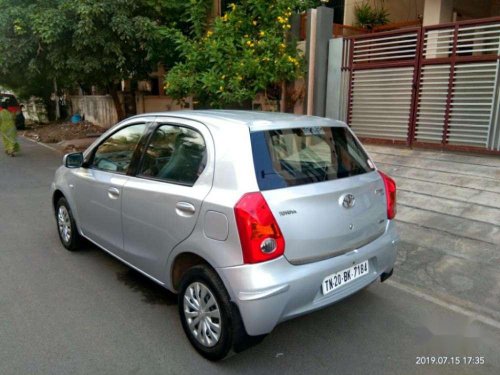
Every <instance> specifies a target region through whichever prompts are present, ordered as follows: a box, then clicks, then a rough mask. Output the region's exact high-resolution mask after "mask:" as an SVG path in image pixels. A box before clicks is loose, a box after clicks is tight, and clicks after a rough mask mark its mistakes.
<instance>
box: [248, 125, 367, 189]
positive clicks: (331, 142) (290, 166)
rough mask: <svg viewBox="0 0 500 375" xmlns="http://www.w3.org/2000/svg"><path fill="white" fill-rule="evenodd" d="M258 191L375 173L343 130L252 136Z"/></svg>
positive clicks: (272, 132)
mask: <svg viewBox="0 0 500 375" xmlns="http://www.w3.org/2000/svg"><path fill="white" fill-rule="evenodd" d="M251 139H252V150H253V158H254V165H255V173H256V176H257V181H258V183H259V188H260V189H261V190H271V189H279V188H283V187H288V186H296V185H304V184H311V183H316V182H322V181H330V180H336V179H339V178H345V177H350V176H356V175H359V174H363V173H367V172H370V171H372V170H374V167H373V164H372V163H371V161H369V159H368V156H367V155H366V153H365V152H364V151H363V149H362V148H361V147H360V145H359V143H358V142H357V141H356V139H355V138H354V137H353V136H352V134H351V132H350V131H349V130H348V129H347V128H344V127H309V128H307V127H305V128H294V129H278V130H265V131H258V132H254V133H251Z"/></svg>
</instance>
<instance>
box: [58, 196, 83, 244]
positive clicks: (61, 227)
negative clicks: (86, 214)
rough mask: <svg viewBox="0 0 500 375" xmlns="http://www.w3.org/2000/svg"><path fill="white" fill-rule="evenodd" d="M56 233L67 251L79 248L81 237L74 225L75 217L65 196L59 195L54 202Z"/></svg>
mask: <svg viewBox="0 0 500 375" xmlns="http://www.w3.org/2000/svg"><path fill="white" fill-rule="evenodd" d="M56 223H57V233H58V234H59V239H60V240H61V243H62V244H63V246H64V247H65V248H66V249H67V250H69V251H76V250H78V249H80V247H81V243H82V238H81V236H80V233H78V229H77V227H76V223H75V218H74V217H73V213H72V212H71V208H70V207H69V204H68V201H67V200H66V198H64V197H61V198H59V200H58V201H57V203H56Z"/></svg>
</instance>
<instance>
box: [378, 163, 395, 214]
mask: <svg viewBox="0 0 500 375" xmlns="http://www.w3.org/2000/svg"><path fill="white" fill-rule="evenodd" d="M378 173H380V176H382V180H383V181H384V186H385V196H386V200H387V218H388V219H389V220H391V219H394V217H395V216H396V181H394V180H393V179H392V178H390V177H389V176H387V175H386V174H385V173H383V172H380V171H378Z"/></svg>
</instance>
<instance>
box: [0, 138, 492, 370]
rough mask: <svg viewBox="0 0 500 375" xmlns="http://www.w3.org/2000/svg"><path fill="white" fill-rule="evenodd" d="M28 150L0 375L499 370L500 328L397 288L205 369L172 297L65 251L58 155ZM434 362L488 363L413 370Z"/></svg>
mask: <svg viewBox="0 0 500 375" xmlns="http://www.w3.org/2000/svg"><path fill="white" fill-rule="evenodd" d="M22 148H23V153H22V155H21V156H20V157H18V158H15V159H11V158H7V157H6V156H5V155H4V154H3V152H0V374H2V375H11V374H12V375H13V374H50V375H52V374H71V375H76V374H120V375H121V374H146V375H151V374H193V373H199V374H235V373H236V374H269V373H281V374H338V373H349V374H368V373H369V374H422V373H434V374H435V373H438V374H468V373H471V372H474V373H478V374H494V373H500V358H499V356H498V348H499V347H500V325H498V323H495V322H488V321H484V320H482V319H479V320H478V319H475V318H474V317H472V316H471V315H470V314H468V313H467V312H465V311H462V310H460V309H459V308H457V307H453V306H448V305H446V304H443V303H442V302H440V300H436V299H433V298H432V297H431V296H429V295H427V294H423V293H414V292H413V291H412V290H410V289H408V290H407V289H405V286H403V287H400V286H398V285H399V284H394V283H393V284H392V285H391V284H387V283H384V284H375V285H372V286H371V287H369V288H368V289H366V290H364V291H362V292H360V293H358V294H357V295H355V296H352V297H350V298H348V299H346V300H344V301H342V302H340V303H338V304H336V305H334V306H331V307H329V308H326V309H323V310H321V311H318V312H316V313H314V314H310V315H308V316H305V317H302V318H298V319H295V320H292V321H289V322H286V323H284V324H282V325H280V326H278V327H277V328H276V329H275V331H274V332H273V333H272V334H271V335H269V336H268V337H267V338H266V339H265V340H264V342H263V343H262V344H260V345H259V346H256V347H254V348H251V349H250V350H248V351H245V352H244V353H241V354H240V355H237V356H233V357H231V358H229V359H227V360H225V361H223V362H220V363H215V364H214V363H210V362H207V361H205V360H204V359H202V358H201V357H200V356H198V355H197V354H196V353H195V352H194V351H193V349H191V347H190V345H189V343H188V341H187V339H186V338H185V337H184V334H183V332H182V328H181V326H180V324H179V321H178V317H177V306H176V301H175V298H174V297H173V296H171V295H170V294H168V293H166V292H165V291H164V290H162V289H161V288H159V287H158V286H156V285H155V284H153V283H152V282H150V281H149V280H147V279H145V278H144V277H142V276H141V275H139V274H138V273H136V272H134V271H131V270H130V269H129V268H127V267H126V266H124V265H122V264H121V263H119V262H118V261H116V260H115V259H114V258H112V257H110V256H108V255H106V254H105V253H104V252H102V251H100V250H98V249H97V248H95V247H92V246H88V248H87V249H85V250H84V251H81V252H78V253H70V252H67V251H65V250H64V249H63V247H62V246H61V245H60V244H59V240H58V238H57V233H56V230H55V222H54V219H53V216H52V215H53V214H52V212H51V207H50V197H49V184H50V182H51V179H52V175H53V173H54V171H55V169H56V167H57V166H58V165H59V163H60V160H61V157H60V155H58V154H56V153H54V152H53V151H51V150H48V149H46V148H43V147H41V146H39V145H36V144H33V143H30V142H27V141H24V140H22ZM0 151H1V150H0ZM405 210H406V209H405V208H403V207H401V210H400V213H401V217H402V218H404V217H405V215H406V214H405ZM410 244H411V242H408V245H406V246H408V247H409V246H410ZM405 252H410V251H409V249H408V250H405ZM401 266H402V267H403V266H405V265H404V263H401ZM414 272H418V269H415V270H414ZM405 280H406V279H403V278H400V281H401V282H405ZM426 355H431V356H432V355H433V356H447V357H448V358H450V357H451V356H458V357H460V358H463V357H462V356H483V357H484V360H485V364H484V365H472V364H464V363H463V360H462V362H461V363H460V364H459V365H447V366H438V365H434V366H431V365H416V361H417V357H419V356H426Z"/></svg>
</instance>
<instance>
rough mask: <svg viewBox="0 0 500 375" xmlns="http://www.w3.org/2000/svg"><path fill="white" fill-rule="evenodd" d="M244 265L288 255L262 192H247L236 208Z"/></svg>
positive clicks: (281, 235)
mask: <svg viewBox="0 0 500 375" xmlns="http://www.w3.org/2000/svg"><path fill="white" fill-rule="evenodd" d="M234 214H235V216H236V225H237V227H238V233H239V235H240V241H241V247H242V250H243V261H244V263H259V262H265V261H267V260H271V259H275V258H278V257H280V256H281V255H283V253H284V252H285V239H284V237H283V234H282V233H281V230H280V228H279V226H278V223H277V222H276V219H275V218H274V216H273V213H272V212H271V209H270V208H269V206H268V205H267V202H266V200H265V199H264V197H263V196H262V194H261V193H248V194H245V195H243V196H242V197H241V199H240V200H239V201H238V203H236V206H235V207H234Z"/></svg>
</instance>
